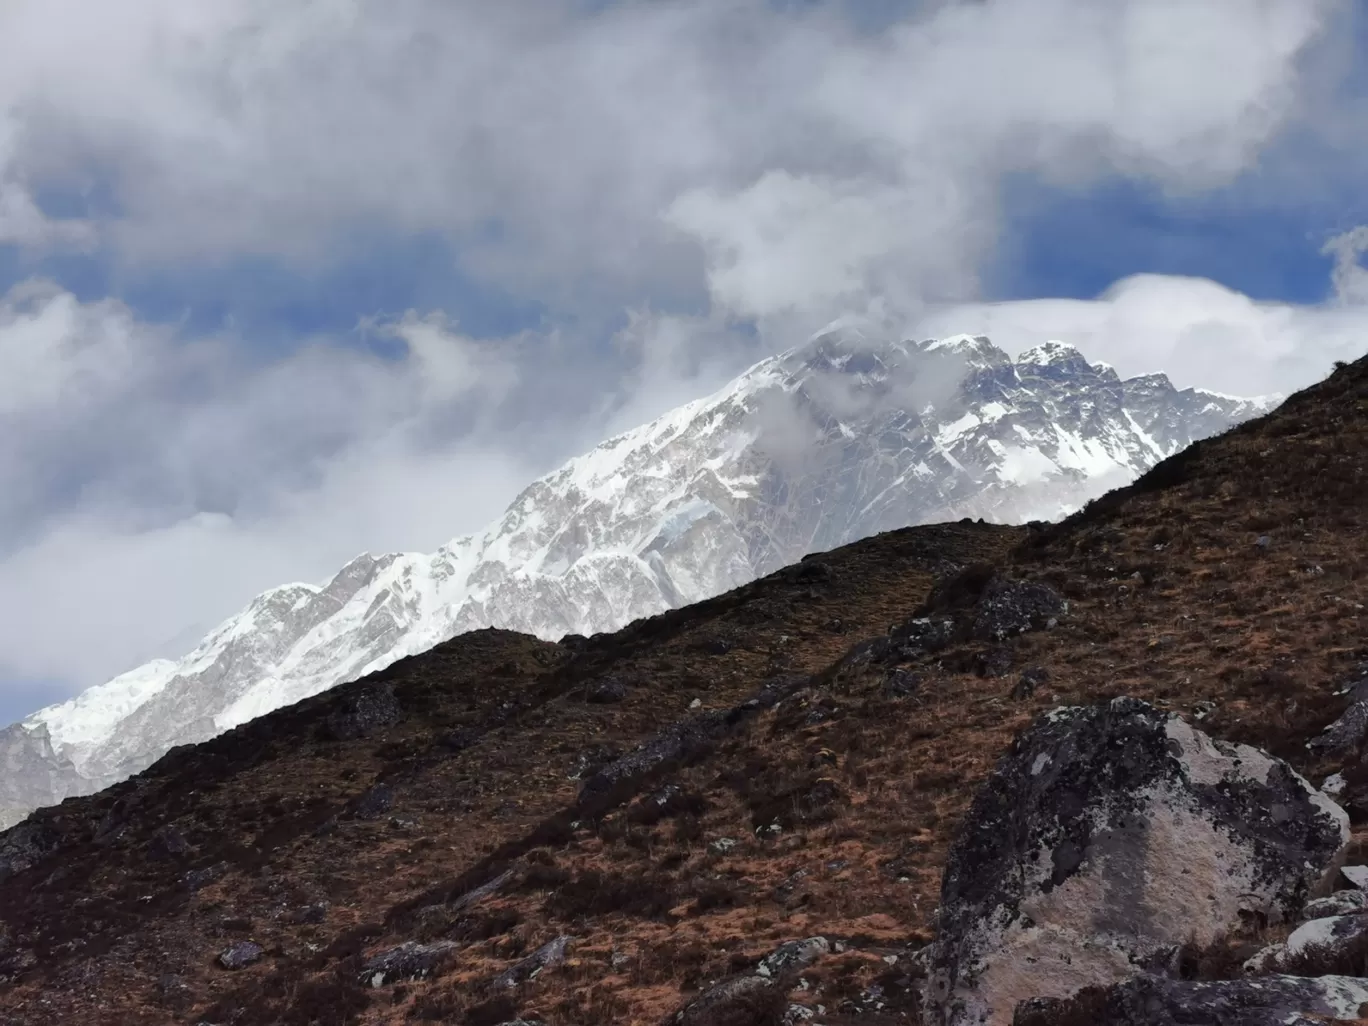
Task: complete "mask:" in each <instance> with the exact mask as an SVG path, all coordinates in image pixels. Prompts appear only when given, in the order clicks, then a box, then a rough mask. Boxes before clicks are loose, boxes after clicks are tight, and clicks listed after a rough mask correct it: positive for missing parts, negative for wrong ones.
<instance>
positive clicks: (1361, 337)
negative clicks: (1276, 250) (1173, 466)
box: [911, 271, 1368, 396]
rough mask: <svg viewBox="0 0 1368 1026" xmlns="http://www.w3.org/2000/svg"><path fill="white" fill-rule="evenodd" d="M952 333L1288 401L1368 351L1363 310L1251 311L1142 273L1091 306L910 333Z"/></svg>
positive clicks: (1261, 306)
mask: <svg viewBox="0 0 1368 1026" xmlns="http://www.w3.org/2000/svg"><path fill="white" fill-rule="evenodd" d="M1341 274H1342V277H1341V279H1340V280H1347V277H1348V276H1347V275H1346V274H1344V273H1343V271H1342V272H1341ZM1355 280H1357V279H1355ZM1346 299H1350V301H1345V300H1346ZM952 331H954V332H961V331H963V332H972V333H975V334H984V335H988V336H989V337H991V338H992V339H993V340H994V341H995V342H996V343H997V344H998V345H999V346H1001V347H1002V348H1003V349H1006V350H1007V351H1008V352H1009V353H1011V354H1012V355H1016V354H1017V353H1019V352H1020V351H1021V350H1023V349H1026V348H1028V347H1030V346H1033V345H1038V344H1039V343H1040V342H1041V341H1043V340H1044V339H1047V338H1057V339H1061V340H1063V341H1066V342H1069V343H1070V344H1072V345H1075V346H1077V347H1078V348H1079V349H1080V350H1082V351H1083V353H1084V355H1086V356H1087V357H1088V358H1089V359H1090V360H1092V361H1094V362H1096V361H1098V360H1101V361H1105V362H1107V363H1110V364H1112V365H1113V366H1114V367H1116V369H1117V372H1118V373H1120V374H1121V375H1123V376H1130V375H1135V374H1148V373H1154V372H1159V371H1162V372H1164V373H1167V374H1168V375H1169V377H1170V378H1171V379H1172V380H1173V382H1174V383H1175V384H1176V385H1178V386H1179V387H1188V386H1198V387H1203V388H1212V389H1215V390H1217V391H1223V392H1228V393H1231V394H1234V395H1250V396H1253V395H1270V394H1273V393H1282V394H1284V395H1286V394H1288V393H1290V392H1292V391H1295V390H1296V389H1299V388H1304V387H1306V386H1307V385H1310V384H1312V383H1313V382H1315V381H1317V380H1319V379H1320V378H1322V377H1324V376H1325V375H1326V374H1327V373H1329V371H1330V369H1331V366H1332V364H1333V363H1334V361H1335V360H1354V359H1357V358H1358V357H1360V356H1363V355H1364V353H1365V351H1368V304H1365V303H1364V302H1362V301H1353V300H1352V298H1351V297H1345V296H1342V295H1341V296H1336V297H1334V298H1332V299H1331V300H1328V301H1327V302H1325V303H1321V304H1315V305H1298V304H1290V303H1277V302H1259V301H1256V300H1253V299H1251V298H1250V297H1248V296H1246V295H1244V294H1242V293H1240V292H1236V291H1234V290H1233V289H1229V288H1226V287H1225V286H1223V285H1220V284H1218V283H1217V282H1214V281H1210V280H1207V279H1204V278H1182V277H1175V276H1167V275H1153V274H1141V275H1134V276H1132V277H1129V278H1125V279H1123V280H1121V281H1119V282H1117V283H1116V284H1114V285H1113V286H1112V287H1111V288H1109V289H1108V290H1107V291H1106V292H1105V293H1103V294H1102V295H1101V296H1100V297H1098V298H1097V299H1095V300H1073V299H1030V300H1021V301H1015V302H1004V303H970V304H958V305H954V306H949V307H944V308H941V309H937V310H935V311H932V312H930V313H928V314H926V315H924V316H923V317H921V318H919V319H918V320H917V322H916V323H915V325H914V326H913V328H912V329H911V333H912V334H915V335H917V336H919V337H931V336H936V335H941V334H946V333H949V332H952Z"/></svg>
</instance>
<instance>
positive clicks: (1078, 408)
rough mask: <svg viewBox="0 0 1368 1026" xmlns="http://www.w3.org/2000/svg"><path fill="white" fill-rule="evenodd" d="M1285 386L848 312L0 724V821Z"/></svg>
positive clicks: (1038, 481)
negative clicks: (206, 743)
mask: <svg viewBox="0 0 1368 1026" xmlns="http://www.w3.org/2000/svg"><path fill="white" fill-rule="evenodd" d="M1274 403H1275V400H1262V399H1254V400H1248V399H1239V398H1234V397H1230V396H1223V395H1220V394H1217V393H1215V392H1206V391H1202V390H1200V389H1182V390H1179V389H1176V388H1174V386H1173V385H1172V383H1171V382H1169V380H1168V378H1167V377H1165V376H1164V375H1162V374H1151V375H1145V376H1142V377H1136V378H1130V379H1127V380H1122V379H1120V378H1119V377H1118V376H1117V374H1116V372H1115V371H1114V370H1113V369H1112V368H1110V367H1108V366H1106V365H1095V364H1090V363H1088V361H1087V360H1086V359H1084V357H1083V356H1082V354H1080V353H1079V352H1078V350H1076V349H1074V348H1073V347H1072V346H1069V345H1066V344H1064V343H1062V342H1058V341H1050V342H1046V343H1044V344H1043V345H1040V346H1037V347H1035V348H1033V349H1029V350H1027V351H1026V352H1024V353H1022V354H1021V355H1020V356H1019V357H1018V358H1017V360H1016V361H1013V360H1012V359H1011V358H1010V357H1008V355H1007V354H1006V353H1004V352H1003V351H1002V350H1001V349H998V348H997V347H996V346H994V345H993V344H992V343H991V342H990V341H989V340H988V339H987V338H984V337H982V336H971V335H955V336H951V337H949V338H944V339H938V340H927V341H920V342H916V341H903V342H880V341H873V340H870V339H867V338H865V337H864V336H863V335H861V334H860V333H859V332H858V331H854V330H851V329H848V328H839V327H838V328H836V329H834V330H829V331H827V332H825V333H823V334H821V335H819V336H817V337H815V338H814V339H813V340H811V341H810V342H809V343H808V344H807V345H805V346H802V347H800V348H797V349H794V350H790V351H789V352H787V353H783V354H781V355H779V356H776V357H772V358H770V359H767V360H764V361H762V362H760V363H758V364H756V365H755V366H754V367H752V368H751V369H750V370H748V371H746V372H745V373H744V374H742V375H741V376H739V377H738V378H736V379H735V380H733V381H732V382H731V383H730V384H728V385H727V386H726V387H724V388H722V389H720V390H719V391H717V392H715V393H714V394H712V395H710V396H707V397H705V398H702V399H698V400H695V401H693V402H691V403H688V404H686V405H684V406H681V407H679V408H678V409H676V410H673V411H671V412H669V413H667V414H665V415H664V416H662V417H660V418H658V419H657V420H655V421H652V422H651V423H649V424H646V425H643V426H642V427H639V428H636V429H634V430H632V431H628V432H626V433H624V434H620V435H618V436H616V437H615V438H610V439H608V440H607V441H605V442H603V443H602V444H601V445H599V446H597V447H595V448H594V449H592V450H591V451H590V452H588V453H585V454H584V455H582V456H579V457H576V458H575V459H572V460H571V461H569V462H568V463H567V464H565V465H564V466H563V467H561V468H560V469H559V470H557V471H555V472H553V473H551V474H548V475H547V476H545V477H543V478H541V479H540V480H538V481H535V482H533V483H532V484H531V485H530V486H528V487H527V488H526V489H525V490H524V491H523V492H522V494H520V495H519V496H518V497H517V498H516V499H515V500H514V501H513V503H512V504H511V505H510V506H509V507H508V509H507V510H506V511H505V512H504V514H503V516H502V517H500V518H499V519H498V520H497V521H495V522H494V523H492V524H490V525H489V526H488V527H487V528H485V530H483V531H481V532H479V533H477V534H472V535H467V536H465V537H461V538H456V539H454V540H453V541H451V542H450V543H448V544H446V545H444V546H442V547H441V548H439V549H438V550H437V551H436V552H434V553H431V554H427V555H424V554H417V553H390V554H386V555H380V556H373V555H370V554H363V555H360V556H357V557H356V558H355V559H353V560H352V561H351V562H349V563H348V564H347V565H346V566H344V567H343V568H342V569H341V570H340V571H338V573H337V574H336V575H334V576H333V578H332V579H331V580H329V581H328V582H327V583H325V584H322V585H312V584H290V585H285V586H283V587H279V588H274V589H272V590H270V591H268V592H265V593H263V594H262V595H259V596H258V597H257V598H256V599H254V600H253V601H252V602H251V603H250V604H249V605H248V606H247V608H246V609H244V610H243V611H242V612H241V613H239V614H237V615H236V616H234V617H232V618H231V619H229V620H227V621H225V622H224V623H223V624H221V625H219V626H218V627H217V628H216V629H215V630H214V631H212V632H211V633H210V634H209V635H208V636H207V637H205V638H204V640H203V641H201V643H200V644H199V645H198V647H196V649H195V650H194V651H193V652H191V653H190V654H189V655H187V656H185V657H184V658H183V659H180V660H175V661H173V660H165V659H162V660H156V661H153V662H150V663H147V664H146V665H144V666H140V667H138V668H137V669H135V670H132V671H130V672H128V673H125V674H122V675H121V676H119V677H116V678H115V679H113V680H111V681H109V682H107V683H105V684H101V685H99V686H97V687H94V688H91V689H89V690H88V691H85V692H83V693H82V694H81V695H79V696H77V697H76V698H74V699H72V700H71V701H69V702H65V703H63V704H61V705H56V706H51V707H49V708H46V709H42V710H40V711H39V712H37V713H34V714H33V715H32V716H30V717H29V718H28V719H26V720H24V721H22V722H21V723H18V724H14V725H12V726H10V727H8V728H6V729H4V730H0V769H3V771H4V772H3V773H0V827H3V826H5V825H8V824H9V823H12V822H15V821H17V820H18V819H19V818H20V817H22V816H23V815H25V814H26V813H27V812H28V811H29V810H31V809H32V808H35V807H37V806H41V805H48V804H53V803H56V802H58V801H60V800H61V799H62V798H63V797H66V796H67V795H72V794H81V793H89V792H92V791H95V790H98V789H100V788H103V787H106V786H108V785H110V784H112V783H114V782H116V781H118V780H122V779H124V778H126V777H128V776H130V775H132V774H134V773H137V772H139V771H140V770H142V769H144V768H145V767H147V766H148V765H150V764H151V763H152V762H154V761H155V760H156V759H157V758H159V757H160V756H161V755H162V754H163V753H165V752H166V751H167V750H168V749H170V748H171V747H173V746H175V745H180V744H187V743H193V742H197V741H202V740H206V739H208V738H210V737H213V736H214V735H216V734H219V733H221V732H223V731H225V730H229V729H231V728H233V727H234V726H237V725H238V724H241V723H244V722H246V721H247V720H249V719H252V718H254V717H256V716H260V715H262V714H264V713H266V712H269V711H271V710H272V709H276V708H279V707H281V706H283V705H287V704H290V703H292V702H296V701H299V700H300V699H302V698H305V697H307V696H309V695H312V694H316V693H318V692H319V691H322V690H324V689H326V688H329V687H332V686H334V685H336V684H339V683H342V682H344V681H347V680H352V679H355V678H357V677H359V676H362V675H364V674H367V673H370V672H373V671H375V670H379V669H381V668H383V667H385V666H387V665H389V664H390V663H392V662H394V661H395V660H397V659H400V658H402V657H404V656H407V655H412V654H415V653H418V652H421V651H424V650H426V649H428V648H431V647H432V646H433V645H435V644H437V643H439V642H441V641H444V640H446V639H448V638H450V637H452V636H454V635H456V634H460V633H463V632H465V631H469V630H474V629H478V628H481V627H489V626H496V627H501V628H506V629H509V630H517V631H523V632H526V633H530V634H536V635H538V636H540V637H543V638H548V639H555V638H559V637H561V636H563V635H565V634H567V633H577V634H592V633H595V632H598V631H608V630H615V629H617V628H619V627H621V626H623V625H624V624H626V623H628V622H630V621H631V620H634V619H637V618H639V617H643V616H650V615H652V614H655V613H659V612H662V611H664V610H665V609H668V608H671V607H674V606H679V605H684V604H688V603H691V602H696V601H699V600H700V599H703V598H707V597H709V596H711V595H715V594H718V593H720V592H723V591H726V590H728V589H730V588H733V587H736V586H738V585H741V584H744V583H746V582H747V581H750V580H753V579H754V578H756V577H759V576H763V575H764V574H767V573H770V572H772V571H774V570H776V569H778V568H779V567H781V566H784V565H786V564H788V563H791V562H793V561H795V560H797V559H799V558H800V557H801V556H803V555H805V554H806V553H808V552H814V551H821V550H825V549H830V548H833V547H836V546H838V545H842V544H845V543H847V542H850V541H854V540H857V539H859V538H862V537H867V536H868V535H871V534H875V533H877V532H879V531H884V530H889V529H892V528H897V527H903V526H907V525H909V524H916V523H930V522H935V521H944V520H956V519H960V518H962V517H965V516H972V517H983V518H985V519H989V520H997V521H1018V522H1019V521H1025V520H1033V519H1053V518H1055V517H1058V516H1060V515H1062V514H1066V513H1068V512H1070V511H1072V510H1073V509H1076V508H1077V507H1079V506H1081V505H1082V504H1083V503H1084V502H1086V501H1087V500H1088V499H1090V498H1093V497H1095V496H1097V495H1100V494H1102V493H1103V492H1105V491H1107V490H1109V489H1111V488H1113V487H1116V486H1118V485H1121V484H1125V483H1126V482H1128V481H1130V480H1132V479H1133V478H1135V477H1136V476H1138V475H1139V474H1141V473H1143V472H1144V471H1145V470H1147V469H1149V468H1150V467H1151V466H1153V465H1154V464H1155V463H1157V462H1158V461H1159V460H1161V459H1163V458H1164V457H1166V456H1169V455H1172V454H1173V453H1175V452H1177V451H1178V450H1180V449H1182V448H1184V447H1186V446H1187V445H1189V444H1190V443H1191V442H1193V441H1195V440H1197V439H1199V438H1203V437H1206V436H1209V435H1213V434H1216V433H1219V432H1220V431H1223V430H1225V429H1226V428H1228V427H1229V426H1231V425H1232V424H1234V423H1237V422H1238V421H1240V420H1244V419H1247V418H1249V417H1252V416H1256V415H1258V414H1260V413H1263V412H1266V411H1267V410H1268V409H1270V408H1271V407H1272V406H1273V405H1274Z"/></svg>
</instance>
